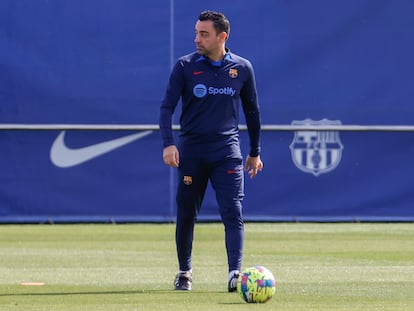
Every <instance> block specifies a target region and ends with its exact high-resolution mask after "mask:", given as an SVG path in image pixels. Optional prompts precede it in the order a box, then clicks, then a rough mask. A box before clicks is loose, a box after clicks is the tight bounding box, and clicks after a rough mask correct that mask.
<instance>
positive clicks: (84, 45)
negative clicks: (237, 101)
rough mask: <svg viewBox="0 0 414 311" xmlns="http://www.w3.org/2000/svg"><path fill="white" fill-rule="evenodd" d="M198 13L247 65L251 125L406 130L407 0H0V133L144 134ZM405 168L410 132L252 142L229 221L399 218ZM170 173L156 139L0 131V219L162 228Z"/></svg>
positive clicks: (413, 216)
mask: <svg viewBox="0 0 414 311" xmlns="http://www.w3.org/2000/svg"><path fill="white" fill-rule="evenodd" d="M205 9H213V10H220V11H222V12H224V13H225V14H226V15H227V17H228V18H229V19H230V22H231V27H232V28H231V34H230V40H229V42H228V47H229V48H230V49H231V50H232V51H233V52H235V53H237V54H240V55H242V56H244V57H246V58H248V59H250V60H251V62H252V63H253V65H254V67H255V71H256V76H257V86H258V91H259V100H260V105H261V111H262V121H263V123H264V124H268V125H270V124H285V125H290V124H291V125H294V126H297V125H310V126H312V127H318V126H320V125H350V124H359V125H412V124H414V122H413V121H414V106H413V104H412V99H413V98H414V87H413V85H412V84H413V83H412V81H413V78H412V73H413V72H414V61H413V60H412V55H414V41H413V40H412V38H413V37H414V19H413V18H412V11H413V9H414V4H413V3H412V2H410V1H408V0H400V1H387V0H349V1H343V2H337V1H336V2H332V1H328V0H315V1H278V0H263V1H259V2H257V1H256V2H252V1H247V0H245V1H242V0H235V1H231V2H228V3H223V1H218V0H215V1H209V3H208V4H205V3H201V2H200V3H199V2H197V1H191V0H187V1H185V0H181V1H179V0H175V1H173V0H171V1H167V0H141V1H135V0H119V1H110V0H99V1H98V0H82V1H81V0H54V1H47V0H3V1H1V3H0V123H3V124H9V123H10V124H144V125H151V124H156V123H157V122H158V111H159V105H160V101H161V98H162V97H163V93H164V89H165V86H166V82H167V79H168V76H169V72H170V68H171V66H172V64H173V63H174V62H175V60H176V59H177V58H178V57H179V56H181V55H183V54H187V53H189V52H191V51H193V50H194V43H193V40H194V25H195V22H196V20H197V17H198V14H199V13H200V11H202V10H205ZM177 119H178V118H176V120H177ZM241 136H242V144H243V150H244V151H246V150H247V145H246V143H247V138H246V133H245V132H242V135H241ZM413 156H414V132H392V131H389V132H386V131H334V130H331V131H318V130H315V129H314V130H307V131H297V130H293V129H292V130H283V131H272V130H266V131H264V132H263V154H262V158H263V160H264V164H265V169H264V171H263V172H262V173H261V174H260V176H258V178H256V179H255V180H252V181H251V180H248V178H246V198H245V200H244V214H245V217H246V219H248V220H286V221H354V220H359V221H364V220H387V221H413V220H414V192H413V191H412V184H413V181H414V177H413V176H414V166H413V165H412V160H411V159H412V158H413ZM174 175H175V174H174V170H170V169H169V168H167V167H166V166H164V164H163V163H162V146H161V140H160V137H159V133H158V131H157V130H153V131H144V130H143V131H138V132H137V131H115V130H113V131H92V130H89V131H80V130H68V131H65V132H62V131H60V130H48V131H44V130H38V131H29V130H0V222H38V221H39V222H45V221H54V222H59V221H173V220H174V215H175V202H174V192H175V179H174V177H175V176H174ZM204 203H205V204H204V206H203V209H202V212H201V215H200V218H201V219H205V220H218V219H219V218H218V214H217V208H216V203H215V200H214V194H213V193H212V191H211V189H209V191H208V192H207V196H206V199H205V202H204Z"/></svg>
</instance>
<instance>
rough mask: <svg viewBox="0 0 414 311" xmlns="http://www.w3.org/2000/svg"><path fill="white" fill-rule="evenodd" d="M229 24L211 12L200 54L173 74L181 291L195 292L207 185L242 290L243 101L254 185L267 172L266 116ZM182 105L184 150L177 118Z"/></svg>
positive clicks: (167, 129)
mask: <svg viewBox="0 0 414 311" xmlns="http://www.w3.org/2000/svg"><path fill="white" fill-rule="evenodd" d="M229 31H230V24H229V21H228V20H227V18H226V17H225V16H224V15H223V14H222V13H219V12H212V11H205V12H202V13H201V14H200V16H199V19H198V21H197V23H196V26H195V40H194V42H195V44H196V49H197V52H194V53H192V54H189V55H186V56H183V57H181V58H180V59H179V60H178V62H177V63H176V64H175V66H174V68H173V69H172V72H171V75H170V79H169V83H168V86H167V90H166V93H165V96H164V99H163V101H162V104H161V108H160V131H161V136H162V140H163V145H164V150H163V160H164V163H165V164H167V165H169V166H171V167H174V168H177V169H178V174H177V175H178V189H177V196H176V201H177V223H176V234H175V238H176V246H177V255H178V263H179V272H178V274H177V275H176V278H175V283H174V286H175V289H176V290H191V287H192V265H191V255H192V243H193V233H194V224H195V221H196V219H197V215H198V213H199V211H200V208H201V204H202V201H203V198H204V194H205V190H206V186H207V183H208V181H209V180H210V182H211V185H212V187H213V189H214V190H215V193H216V198H217V203H218V207H219V213H220V216H221V219H222V221H223V224H224V228H225V244H226V251H227V260H228V267H229V275H228V284H227V288H228V291H229V292H233V291H235V290H236V284H237V278H238V276H239V274H240V273H239V271H240V267H241V262H242V250H243V242H244V222H243V218H242V205H241V201H242V199H243V196H244V190H243V186H244V173H243V159H242V155H241V151H240V144H239V128H238V121H239V106H240V99H241V102H242V107H243V111H244V114H245V118H246V123H247V127H248V134H249V139H250V152H249V155H248V156H247V158H246V161H245V165H244V169H245V170H246V171H248V174H249V175H250V178H253V177H255V176H256V174H257V173H258V172H259V171H261V170H262V168H263V163H262V161H261V160H260V113H259V105H258V102H257V95H256V83H255V77H254V72H253V68H252V65H251V64H250V62H249V61H248V60H246V59H244V58H241V57H240V56H237V55H235V54H233V53H231V52H230V51H229V50H228V49H227V48H226V46H225V43H226V41H227V39H228V36H229ZM180 98H181V101H182V110H181V111H182V112H181V116H180V135H179V142H178V144H177V147H176V146H175V143H174V138H173V132H172V115H173V113H174V111H175V108H176V106H177V103H178V101H179V99H180Z"/></svg>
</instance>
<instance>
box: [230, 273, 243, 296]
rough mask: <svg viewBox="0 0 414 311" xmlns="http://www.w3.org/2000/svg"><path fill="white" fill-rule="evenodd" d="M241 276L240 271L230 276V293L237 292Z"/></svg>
mask: <svg viewBox="0 0 414 311" xmlns="http://www.w3.org/2000/svg"><path fill="white" fill-rule="evenodd" d="M239 276H240V272H236V273H234V274H233V276H232V277H231V278H230V280H229V283H228V284H227V290H228V291H229V293H231V292H235V291H236V290H237V280H238V278H239Z"/></svg>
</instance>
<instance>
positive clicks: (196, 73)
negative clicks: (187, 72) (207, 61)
mask: <svg viewBox="0 0 414 311" xmlns="http://www.w3.org/2000/svg"><path fill="white" fill-rule="evenodd" d="M193 73H194V75H195V76H198V75H201V74H202V73H204V71H194V72H193Z"/></svg>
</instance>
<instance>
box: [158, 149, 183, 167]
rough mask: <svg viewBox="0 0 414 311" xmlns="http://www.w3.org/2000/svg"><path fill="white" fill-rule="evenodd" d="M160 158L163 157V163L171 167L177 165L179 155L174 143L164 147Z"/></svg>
mask: <svg viewBox="0 0 414 311" xmlns="http://www.w3.org/2000/svg"><path fill="white" fill-rule="evenodd" d="M162 158H163V159H164V163H165V164H167V165H169V166H171V167H178V165H179V164H180V155H179V153H178V149H177V147H176V146H174V145H171V146H168V147H165V148H164V151H163V153H162Z"/></svg>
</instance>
